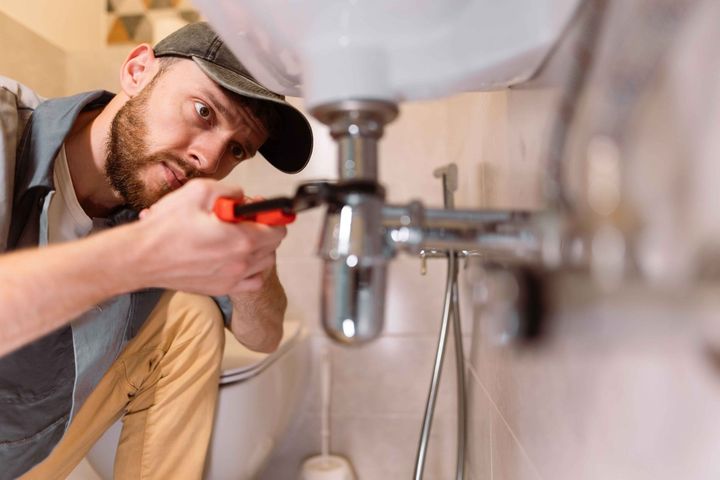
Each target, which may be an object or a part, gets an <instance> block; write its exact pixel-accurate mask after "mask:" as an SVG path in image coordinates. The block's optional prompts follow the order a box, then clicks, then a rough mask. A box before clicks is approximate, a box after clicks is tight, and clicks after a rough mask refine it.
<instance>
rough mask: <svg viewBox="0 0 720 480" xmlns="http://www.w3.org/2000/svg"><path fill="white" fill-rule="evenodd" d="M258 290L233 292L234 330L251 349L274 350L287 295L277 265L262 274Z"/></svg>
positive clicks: (281, 328)
mask: <svg viewBox="0 0 720 480" xmlns="http://www.w3.org/2000/svg"><path fill="white" fill-rule="evenodd" d="M273 257H274V255H273ZM260 280H261V281H262V286H261V288H260V289H259V290H258V291H254V292H241V293H237V294H234V295H231V296H230V298H231V299H232V302H233V314H232V324H231V330H232V332H233V334H234V335H235V338H237V339H238V341H239V342H240V343H242V344H243V345H245V346H246V347H248V348H249V349H251V350H255V351H258V352H264V353H271V352H273V351H275V350H276V349H277V347H278V345H279V344H280V340H281V339H282V334H283V317H284V316H285V309H286V308H287V298H286V296H285V291H284V290H283V287H282V285H281V284H280V280H279V279H278V276H277V271H276V269H275V267H274V266H273V267H272V268H270V269H268V270H266V271H265V272H263V273H262V274H260Z"/></svg>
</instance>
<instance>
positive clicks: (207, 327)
mask: <svg viewBox="0 0 720 480" xmlns="http://www.w3.org/2000/svg"><path fill="white" fill-rule="evenodd" d="M168 314H169V315H168V317H169V318H171V319H173V320H174V321H176V322H179V323H180V324H181V325H179V326H178V327H179V330H181V331H182V333H180V335H179V336H180V337H182V339H179V340H181V341H188V342H191V343H195V344H197V347H198V348H200V349H202V350H204V351H206V352H215V355H213V357H215V360H216V362H217V363H218V364H219V363H220V361H221V359H222V354H223V350H224V347H225V323H224V318H223V315H222V312H221V311H220V308H219V307H218V305H217V304H216V303H215V301H214V300H213V299H212V298H210V297H207V296H205V295H196V294H191V293H185V292H173V293H172V298H170V301H169V303H168Z"/></svg>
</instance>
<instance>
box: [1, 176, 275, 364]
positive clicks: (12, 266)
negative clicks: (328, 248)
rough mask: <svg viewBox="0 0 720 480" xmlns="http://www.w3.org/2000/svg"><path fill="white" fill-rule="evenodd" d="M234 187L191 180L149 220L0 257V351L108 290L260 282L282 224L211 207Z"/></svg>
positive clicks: (209, 290) (209, 291)
mask: <svg viewBox="0 0 720 480" xmlns="http://www.w3.org/2000/svg"><path fill="white" fill-rule="evenodd" d="M221 195H224V196H237V195H241V192H239V191H238V189H237V188H233V187H230V186H228V185H223V184H219V183H217V182H214V181H211V180H192V181H190V182H188V183H187V185H185V186H184V187H182V188H180V189H178V190H177V191H175V192H173V193H171V194H168V195H167V196H165V197H164V198H163V199H162V200H160V201H159V202H157V203H156V204H155V205H153V206H152V207H151V209H150V211H149V212H146V214H145V215H144V217H143V219H142V220H140V221H139V222H135V223H133V224H130V225H125V226H121V227H116V228H113V229H111V230H109V231H106V232H102V233H99V234H97V235H92V236H90V237H88V238H86V239H83V240H79V241H76V242H69V243H66V244H60V245H55V246H49V247H44V248H32V249H27V250H21V251H17V252H14V253H10V254H5V255H0V355H3V354H5V353H8V352H10V351H12V350H14V349H16V348H19V347H20V346H22V345H23V344H25V343H28V342H31V341H33V340H35V339H37V338H39V337H41V336H42V335H44V334H47V333H49V332H51V331H53V330H55V329H57V328H59V327H61V326H63V325H64V324H66V323H67V322H69V321H70V320H71V319H73V318H75V317H76V316H78V315H79V314H81V313H82V312H84V311H86V310H88V309H89V308H92V307H93V305H96V304H97V303H100V302H102V301H104V300H106V299H108V298H110V297H112V296H115V295H119V294H122V293H126V292H130V291H133V290H137V289H141V288H147V287H160V288H168V289H174V290H183V291H187V292H193V293H200V294H205V295H225V294H227V293H228V292H231V291H232V292H245V291H248V290H252V289H257V288H258V287H259V282H258V281H257V279H256V278H255V277H257V275H258V274H259V272H263V271H265V270H267V269H268V268H270V267H271V266H272V263H270V262H271V260H274V257H273V259H271V260H268V253H267V252H274V251H275V249H276V248H277V246H278V245H279V244H280V241H281V240H282V238H283V237H284V235H285V232H284V229H276V228H268V227H266V226H264V225H256V224H254V223H252V222H244V223H241V224H230V223H226V222H222V221H220V220H218V219H217V218H215V217H214V216H213V215H212V213H211V212H212V206H213V203H214V202H215V199H216V198H217V197H218V196H221Z"/></svg>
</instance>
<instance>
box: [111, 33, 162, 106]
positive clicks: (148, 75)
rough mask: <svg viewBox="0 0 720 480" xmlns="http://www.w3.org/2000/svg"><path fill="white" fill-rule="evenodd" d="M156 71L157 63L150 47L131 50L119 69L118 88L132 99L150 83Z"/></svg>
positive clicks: (141, 45) (141, 46)
mask: <svg viewBox="0 0 720 480" xmlns="http://www.w3.org/2000/svg"><path fill="white" fill-rule="evenodd" d="M157 71H158V61H157V59H156V58H155V53H154V52H153V49H152V47H151V46H150V45H148V44H147V43H143V44H140V45H138V46H137V47H135V48H133V49H132V51H131V52H130V53H129V54H128V56H127V58H126V59H125V62H123V64H122V67H121V69H120V87H121V88H122V91H123V92H124V93H125V94H126V95H127V96H128V97H131V98H132V97H134V96H135V95H137V94H138V93H140V91H141V90H142V89H143V88H145V86H146V85H147V84H148V83H150V81H151V80H152V79H153V77H154V76H155V74H156V73H157Z"/></svg>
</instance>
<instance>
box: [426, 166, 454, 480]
mask: <svg viewBox="0 0 720 480" xmlns="http://www.w3.org/2000/svg"><path fill="white" fill-rule="evenodd" d="M455 172H456V171H455ZM447 184H448V179H447V177H446V176H445V175H443V187H444V188H443V190H444V193H445V207H449V208H452V207H453V201H452V190H454V188H452V187H451V188H447V186H448V185H447ZM447 261H448V268H447V280H446V282H445V302H444V305H443V317H442V324H441V326H440V338H439V339H438V345H437V351H436V353H435V363H434V365H433V374H432V381H431V383H430V392H429V393H428V398H427V403H426V405H425V415H424V418H423V424H422V431H421V433H420V443H419V445H418V452H417V460H416V462H415V475H414V476H413V478H414V479H415V480H421V479H422V476H423V470H424V468H425V457H426V456H427V449H428V442H429V440H430V429H431V428H432V421H433V414H434V412H435V404H436V402H437V396H438V389H439V388H440V377H441V374H442V366H443V360H444V358H445V350H446V346H447V337H448V330H449V328H450V322H451V321H452V329H453V334H454V337H455V367H456V371H457V464H456V471H455V479H456V480H463V479H464V478H465V440H466V422H465V417H466V398H465V356H464V354H463V342H462V330H461V328H460V308H459V306H458V263H459V262H458V255H457V252H455V251H454V250H448V251H447Z"/></svg>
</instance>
